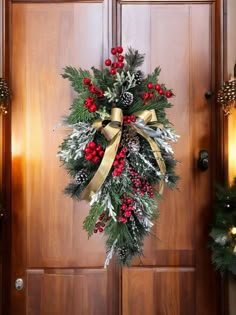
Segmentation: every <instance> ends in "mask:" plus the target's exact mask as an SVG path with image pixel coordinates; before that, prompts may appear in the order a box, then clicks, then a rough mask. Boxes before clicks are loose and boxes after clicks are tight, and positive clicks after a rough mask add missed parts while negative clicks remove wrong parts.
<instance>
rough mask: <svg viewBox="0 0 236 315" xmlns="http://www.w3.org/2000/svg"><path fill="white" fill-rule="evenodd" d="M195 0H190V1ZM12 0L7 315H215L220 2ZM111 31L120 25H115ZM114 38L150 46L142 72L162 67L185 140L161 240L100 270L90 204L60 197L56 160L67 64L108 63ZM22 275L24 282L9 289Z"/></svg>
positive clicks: (100, 248) (68, 95)
mask: <svg viewBox="0 0 236 315" xmlns="http://www.w3.org/2000/svg"><path fill="white" fill-rule="evenodd" d="M193 2H194V1H193ZM111 7H112V2H111V1H109V0H104V1H103V2H102V1H96V2H92V1H87V2H75V3H69V2H67V3H62V2H59V3H47V2H44V3H43V2H40V1H39V2H37V3H36V2H35V3H32V2H27V1H24V2H23V1H22V2H21V1H16V2H13V3H12V6H11V12H12V13H11V14H12V15H11V83H12V84H11V85H12V91H13V98H12V284H11V285H12V300H11V313H10V314H11V315H25V314H27V315H49V314H50V315H52V314H53V315H65V314H66V315H85V314H86V315H116V314H123V315H133V314H135V315H139V314H145V315H152V314H158V315H165V314H166V315H175V314H176V315H194V314H196V315H209V314H212V315H214V314H217V302H218V301H217V299H216V294H217V289H218V285H217V283H216V277H215V274H214V273H213V272H212V268H211V265H210V259H209V252H208V251H207V249H206V241H207V233H208V223H209V218H210V202H211V192H212V180H213V177H212V174H213V169H212V166H211V164H210V168H209V170H208V171H206V172H200V171H199V170H198V169H197V167H196V164H197V158H198V153H199V150H200V149H207V150H208V151H209V153H210V156H211V157H213V156H214V152H215V147H214V146H213V143H214V141H213V133H212V127H213V124H212V121H213V120H212V109H213V104H211V102H210V101H206V99H205V98H204V93H205V92H206V91H207V90H210V89H212V88H214V80H213V77H212V73H213V70H214V46H213V42H214V41H213V39H214V38H213V37H214V31H213V28H212V23H213V15H214V14H213V13H214V3H213V2H212V1H210V2H207V1H206V2H204V1H201V2H200V3H198V2H196V3H192V4H190V3H182V2H181V3H180V2H179V3H178V1H176V4H174V3H173V2H169V3H166V4H165V3H162V4H161V3H158V2H153V3H150V2H148V3H145V2H143V1H140V3H139V2H138V3H137V2H132V1H131V2H130V1H129V2H125V1H124V2H121V3H118V2H117V3H114V2H113V9H114V8H115V9H116V10H115V11H116V13H117V15H114V14H113V15H111ZM112 26H113V28H112ZM111 34H112V35H113V41H114V40H115V38H117V40H118V41H119V42H120V43H121V44H122V45H123V46H124V47H125V48H127V46H133V47H135V48H138V49H139V50H140V51H142V52H144V53H146V62H145V64H144V67H143V70H144V71H145V72H150V71H151V70H152V69H153V68H154V67H155V66H156V65H160V66H161V68H162V73H161V78H162V79H163V81H165V82H166V83H167V85H168V86H169V87H172V88H173V89H174V92H175V94H176V97H175V98H174V99H173V103H174V104H175V106H174V107H173V109H171V110H170V112H169V115H170V117H171V120H172V122H173V123H174V125H175V127H176V129H177V132H178V133H179V134H180V135H181V138H180V141H179V142H178V144H176V145H175V147H174V149H175V152H176V157H177V159H178V160H179V161H180V163H179V165H178V173H179V175H180V176H181V181H180V183H179V191H174V192H169V191H165V194H164V201H163V202H162V204H161V218H160V220H159V221H158V223H157V224H156V226H155V233H156V235H157V238H149V239H148V240H147V241H146V244H145V255H144V258H143V259H142V264H140V262H139V261H136V262H134V265H133V266H132V267H131V268H129V269H127V268H124V269H123V270H120V269H119V268H117V266H116V265H115V263H112V264H111V266H110V267H109V268H108V269H103V263H104V259H105V251H104V240H103V238H102V237H94V238H92V239H91V240H90V241H88V240H87V235H86V233H85V232H84V231H83V230H82V222H83V219H84V217H85V216H86V213H87V212H88V206H87V204H86V203H85V202H80V203H76V202H73V201H71V200H70V199H69V198H68V197H66V196H65V195H63V193H62V191H63V188H64V185H65V183H66V182H67V175H66V173H65V171H64V170H63V168H61V167H60V163H59V162H58V159H57V158H56V153H57V151H58V145H59V144H60V143H61V140H62V138H63V136H64V134H65V133H64V131H63V130H62V129H60V128H59V129H58V128H56V129H55V127H56V125H57V123H58V121H60V119H61V116H62V115H63V114H65V113H66V112H67V110H68V107H69V105H70V104H71V102H72V99H73V94H72V91H71V88H70V87H69V84H68V82H65V81H64V80H63V79H62V78H61V76H60V74H61V73H62V72H63V67H65V66H66V65H72V66H74V67H82V68H89V67H90V66H91V65H95V66H96V67H102V62H103V60H104V59H105V58H106V57H107V56H108V51H109V47H111V40H112V38H111ZM19 278H20V279H23V281H24V289H23V290H20V291H17V290H16V289H15V288H14V282H15V280H16V279H19Z"/></svg>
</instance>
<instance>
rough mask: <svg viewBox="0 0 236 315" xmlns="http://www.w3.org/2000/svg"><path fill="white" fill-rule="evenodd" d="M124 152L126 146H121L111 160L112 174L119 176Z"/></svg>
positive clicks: (123, 160)
mask: <svg viewBox="0 0 236 315" xmlns="http://www.w3.org/2000/svg"><path fill="white" fill-rule="evenodd" d="M125 153H126V148H122V149H121V150H120V151H119V152H118V153H117V154H116V157H115V161H114V162H113V166H114V170H113V172H112V175H113V176H117V177H118V176H120V174H121V173H122V171H123V168H124V166H125Z"/></svg>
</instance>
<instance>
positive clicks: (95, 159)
mask: <svg viewBox="0 0 236 315" xmlns="http://www.w3.org/2000/svg"><path fill="white" fill-rule="evenodd" d="M92 161H93V163H96V164H97V163H98V162H99V161H100V158H99V157H98V156H94V157H93V159H92Z"/></svg>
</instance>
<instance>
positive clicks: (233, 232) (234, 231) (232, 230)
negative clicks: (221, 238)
mask: <svg viewBox="0 0 236 315" xmlns="http://www.w3.org/2000/svg"><path fill="white" fill-rule="evenodd" d="M230 233H231V234H233V235H236V227H235V226H233V227H232V228H231V229H230Z"/></svg>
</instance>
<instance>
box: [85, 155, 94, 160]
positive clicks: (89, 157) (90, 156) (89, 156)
mask: <svg viewBox="0 0 236 315" xmlns="http://www.w3.org/2000/svg"><path fill="white" fill-rule="evenodd" d="M92 158H93V156H92V154H86V155H85V159H86V160H87V161H91V160H92Z"/></svg>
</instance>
